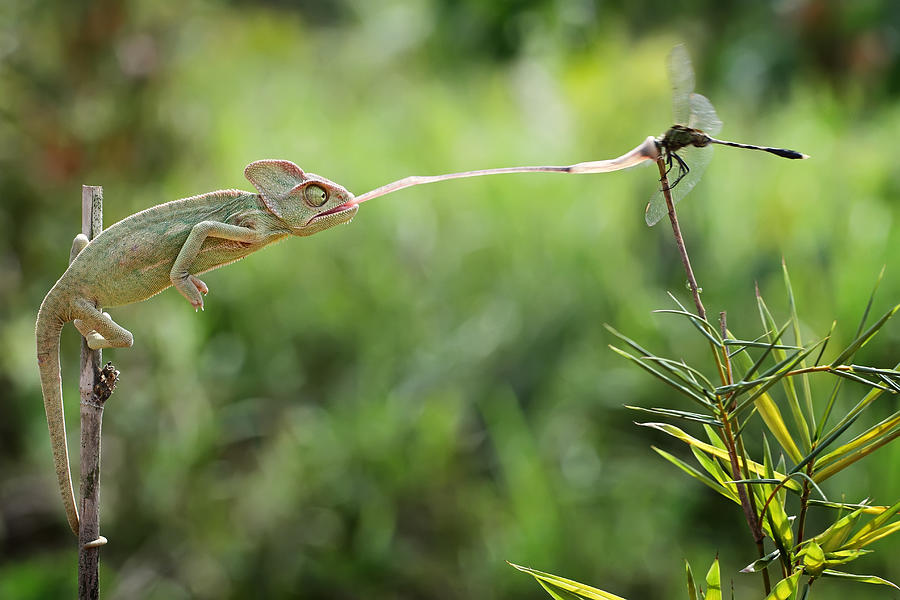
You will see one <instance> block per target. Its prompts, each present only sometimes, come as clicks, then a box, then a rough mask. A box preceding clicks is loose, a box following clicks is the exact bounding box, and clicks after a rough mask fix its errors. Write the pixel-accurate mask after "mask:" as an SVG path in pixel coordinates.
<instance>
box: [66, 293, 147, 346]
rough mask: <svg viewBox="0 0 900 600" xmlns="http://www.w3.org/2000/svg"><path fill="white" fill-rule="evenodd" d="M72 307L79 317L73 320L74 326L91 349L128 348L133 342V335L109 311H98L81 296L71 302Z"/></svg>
mask: <svg viewBox="0 0 900 600" xmlns="http://www.w3.org/2000/svg"><path fill="white" fill-rule="evenodd" d="M72 308H74V309H75V310H76V311H77V312H76V313H75V314H77V315H78V317H79V318H77V319H75V320H74V323H75V327H76V328H77V329H78V331H79V332H80V333H81V335H83V336H84V339H85V340H87V345H88V347H89V348H90V349H91V350H100V349H101V348H130V347H131V345H132V344H133V343H134V336H133V335H132V334H131V332H130V331H128V330H127V329H125V328H124V327H122V326H121V325H119V324H118V323H116V322H115V321H113V320H112V317H110V316H109V313H106V312H100V311H99V310H97V308H96V307H95V306H94V305H93V304H91V303H90V302H88V301H87V300H85V299H83V298H79V299H76V300H74V301H73V302H72Z"/></svg>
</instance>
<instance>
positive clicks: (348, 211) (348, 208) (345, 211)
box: [306, 200, 359, 225]
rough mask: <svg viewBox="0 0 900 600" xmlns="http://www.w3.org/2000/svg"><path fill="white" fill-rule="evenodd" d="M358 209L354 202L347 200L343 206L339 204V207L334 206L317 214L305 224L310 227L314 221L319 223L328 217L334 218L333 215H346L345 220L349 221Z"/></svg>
mask: <svg viewBox="0 0 900 600" xmlns="http://www.w3.org/2000/svg"><path fill="white" fill-rule="evenodd" d="M358 209H359V205H358V204H357V203H356V201H355V200H349V201H347V202H344V203H343V204H339V205H337V206H335V207H334V208H331V209H329V210H326V211H325V212H323V213H319V214H317V215H316V216H314V217H313V218H312V219H310V220H309V221H307V223H306V224H307V225H311V224H313V223H315V222H316V221H321V220H322V219H325V218H328V217H334V216H335V215H346V216H347V219H346V220H348V221H349V220H350V218H352V217H353V215H354V214H355V213H356V211H357V210H358Z"/></svg>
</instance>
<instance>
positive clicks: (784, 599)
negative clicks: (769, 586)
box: [766, 571, 803, 600]
mask: <svg viewBox="0 0 900 600" xmlns="http://www.w3.org/2000/svg"><path fill="white" fill-rule="evenodd" d="M802 574H803V571H797V572H796V573H794V574H793V575H791V576H790V577H787V578H786V579H782V580H781V581H779V582H778V583H776V584H775V589H773V590H772V593H771V594H769V595H768V596H766V600H788V599H789V598H791V597H792V596H793V595H794V592H796V591H797V581H798V580H799V579H800V575H802Z"/></svg>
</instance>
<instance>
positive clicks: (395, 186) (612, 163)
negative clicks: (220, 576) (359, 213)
mask: <svg viewBox="0 0 900 600" xmlns="http://www.w3.org/2000/svg"><path fill="white" fill-rule="evenodd" d="M658 156H659V149H658V148H657V147H656V139H655V138H654V137H652V136H651V137H648V138H647V139H646V140H644V142H643V143H642V144H641V145H639V146H638V147H636V148H635V149H634V150H632V151H631V152H628V153H626V154H623V155H622V156H619V157H618V158H612V159H609V160H594V161H589V162H581V163H577V164H574V165H569V166H565V167H554V166H541V167H501V168H499V169H481V170H478V171H462V172H460V173H447V174H445V175H413V176H411V177H404V178H403V179H398V180H397V181H392V182H391V183H388V184H386V185H383V186H381V187H379V188H375V189H374V190H371V191H368V192H366V193H365V194H362V195H360V196H357V197H356V198H354V199H353V200H351V201H350V202H348V203H346V204H345V205H342V206H347V205H351V204H362V203H363V202H366V201H368V200H371V199H373V198H378V197H379V196H384V195H385V194H390V193H391V192H396V191H397V190H402V189H404V188H408V187H412V186H414V185H422V184H423V183H437V182H438V181H447V180H448V179H463V178H466V177H480V176H482V175H502V174H505V173H609V172H611V171H620V170H622V169H627V168H628V167H633V166H634V165H636V164H639V163H642V162H644V161H645V160H656V158H657V157H658ZM339 208H340V207H339Z"/></svg>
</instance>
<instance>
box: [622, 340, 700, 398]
mask: <svg viewBox="0 0 900 600" xmlns="http://www.w3.org/2000/svg"><path fill="white" fill-rule="evenodd" d="M610 349H611V350H612V351H613V352H615V353H616V354H618V355H619V356H622V357H623V358H626V359H628V360H630V361H631V362H633V363H634V364H636V365H637V366H639V367H640V368H642V369H644V370H645V371H647V372H648V373H650V374H651V375H653V376H655V377H656V378H657V379H659V380H660V381H662V382H664V383H666V384H668V385H669V386H671V387H672V388H674V389H675V390H677V391H679V392H681V393H682V394H684V395H685V396H687V397H689V398H690V399H692V400H694V401H695V402H698V403H699V404H700V405H702V406H708V405H709V401H708V400H706V398H704V397H703V396H700V395H699V394H697V393H696V392H694V391H693V390H691V389H689V388H687V387H685V386H684V385H682V384H680V383H678V382H677V381H675V380H674V379H672V378H671V377H669V376H667V375H664V374H663V373H661V372H660V371H658V370H656V369H654V368H653V367H651V366H650V365H648V364H647V363H646V361H645V360H642V359H641V358H638V357H637V356H634V355H633V354H631V353H629V352H626V351H624V350H620V349H619V348H616V347H615V346H610Z"/></svg>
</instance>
